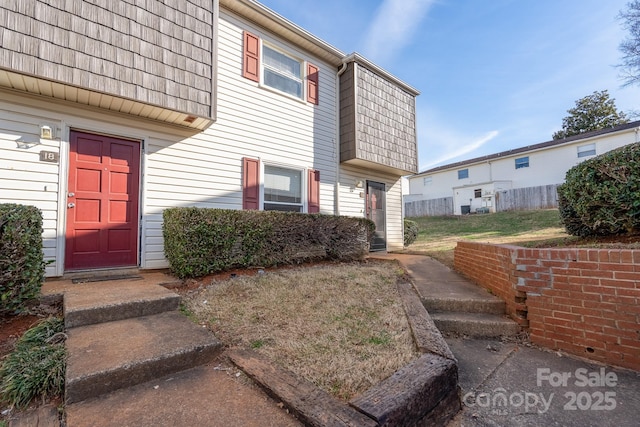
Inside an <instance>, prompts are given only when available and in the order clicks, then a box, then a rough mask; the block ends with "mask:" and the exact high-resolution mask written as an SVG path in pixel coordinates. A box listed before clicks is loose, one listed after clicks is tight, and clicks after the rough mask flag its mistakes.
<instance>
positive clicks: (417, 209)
mask: <svg viewBox="0 0 640 427" xmlns="http://www.w3.org/2000/svg"><path fill="white" fill-rule="evenodd" d="M439 215H453V197H442V198H440V199H430V200H416V201H414V202H406V203H405V204H404V216H405V217H407V218H415V217H419V216H439Z"/></svg>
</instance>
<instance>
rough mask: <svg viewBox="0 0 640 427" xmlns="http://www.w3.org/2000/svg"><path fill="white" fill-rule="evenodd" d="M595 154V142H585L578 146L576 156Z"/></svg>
mask: <svg viewBox="0 0 640 427" xmlns="http://www.w3.org/2000/svg"><path fill="white" fill-rule="evenodd" d="M595 155H596V144H586V145H579V146H578V157H588V156H595Z"/></svg>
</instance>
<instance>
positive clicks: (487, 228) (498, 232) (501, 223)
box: [407, 209, 568, 266]
mask: <svg viewBox="0 0 640 427" xmlns="http://www.w3.org/2000/svg"><path fill="white" fill-rule="evenodd" d="M409 219H411V220H412V221H415V222H417V223H418V227H419V228H420V233H419V234H418V239H417V240H416V241H415V243H413V244H412V245H410V246H409V247H408V248H407V252H412V253H421V254H425V255H429V256H431V257H433V258H436V259H438V260H440V261H441V262H443V263H445V264H447V265H449V266H452V265H453V249H454V248H455V247H456V243H457V242H458V241H459V240H477V241H482V242H488V243H502V244H504V243H508V244H517V245H533V244H537V243H539V242H541V241H553V240H558V239H565V238H566V237H567V236H568V235H567V234H566V233H565V231H564V227H563V226H562V224H561V222H560V215H559V213H558V210H557V209H550V210H536V211H513V212H499V213H495V214H474V215H463V216H436V217H420V218H409Z"/></svg>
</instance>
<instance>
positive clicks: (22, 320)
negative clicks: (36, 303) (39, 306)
mask: <svg viewBox="0 0 640 427" xmlns="http://www.w3.org/2000/svg"><path fill="white" fill-rule="evenodd" d="M40 320H42V319H41V318H40V317H38V316H35V315H29V314H27V315H19V316H9V315H5V316H2V317H0V359H2V358H4V356H6V355H7V354H9V353H11V352H12V351H13V349H14V347H15V345H16V341H18V338H20V337H21V336H22V334H24V333H25V332H26V331H27V329H29V328H31V327H32V326H34V325H35V324H36V323H38V322H39V321H40Z"/></svg>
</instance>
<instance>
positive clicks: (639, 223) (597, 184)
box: [558, 143, 640, 237]
mask: <svg viewBox="0 0 640 427" xmlns="http://www.w3.org/2000/svg"><path fill="white" fill-rule="evenodd" d="M639 170H640V144H638V143H636V144H631V145H627V146H624V147H621V148H618V149H616V150H612V151H609V152H607V153H605V154H602V155H600V156H598V157H594V158H593V159H589V160H586V161H584V162H582V163H580V164H579V165H577V166H574V167H573V168H571V169H569V171H567V175H566V180H565V183H564V184H563V185H561V186H560V187H558V203H559V209H560V215H561V217H562V222H563V224H564V226H565V228H566V230H567V232H568V233H569V234H572V235H576V236H582V237H585V236H595V235H613V234H634V233H638V232H640V174H639V173H638V171H639Z"/></svg>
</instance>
